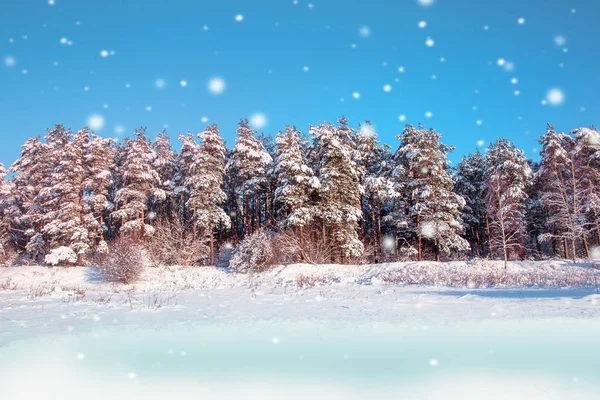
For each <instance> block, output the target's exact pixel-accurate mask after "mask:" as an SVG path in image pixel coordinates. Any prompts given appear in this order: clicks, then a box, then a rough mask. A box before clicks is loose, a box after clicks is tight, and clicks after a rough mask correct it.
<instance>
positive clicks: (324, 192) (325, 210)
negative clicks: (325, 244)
mask: <svg viewBox="0 0 600 400" xmlns="http://www.w3.org/2000/svg"><path fill="white" fill-rule="evenodd" d="M347 122H348V121H347V120H346V119H345V118H344V117H342V118H340V119H339V120H338V123H339V125H338V126H337V127H335V126H333V125H332V124H331V123H329V124H319V125H318V126H317V127H315V128H311V133H312V135H313V137H314V138H315V140H316V141H317V143H318V144H317V148H318V149H319V153H320V154H319V157H318V159H319V160H320V167H319V173H320V176H319V181H320V184H321V187H320V197H321V209H322V219H323V224H324V227H328V228H329V231H330V235H331V237H332V239H333V241H334V243H335V244H336V245H337V246H338V247H339V248H340V255H341V262H342V263H344V262H345V259H346V258H348V257H358V256H360V255H361V254H362V253H363V251H364V246H363V244H362V243H361V241H360V240H359V239H358V233H357V228H358V222H359V221H360V219H361V218H362V211H361V209H360V197H361V192H360V171H359V168H358V165H357V164H356V162H355V161H354V159H353V155H354V151H353V150H354V146H353V141H352V129H351V128H350V127H348V124H347Z"/></svg>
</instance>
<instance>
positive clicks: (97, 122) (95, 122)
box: [87, 114, 104, 131]
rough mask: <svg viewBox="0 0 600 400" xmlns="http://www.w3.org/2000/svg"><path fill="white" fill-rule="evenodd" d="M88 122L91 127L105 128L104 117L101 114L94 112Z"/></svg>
mask: <svg viewBox="0 0 600 400" xmlns="http://www.w3.org/2000/svg"><path fill="white" fill-rule="evenodd" d="M87 124H88V126H89V127H90V128H91V129H93V130H95V131H99V130H101V129H102V128H104V117H103V116H102V115H100V114H92V115H90V117H89V118H88V120H87Z"/></svg>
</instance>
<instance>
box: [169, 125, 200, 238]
mask: <svg viewBox="0 0 600 400" xmlns="http://www.w3.org/2000/svg"><path fill="white" fill-rule="evenodd" d="M179 141H181V143H182V144H181V151H180V152H179V157H178V162H177V163H178V164H179V173H178V175H180V182H179V185H178V186H177V187H176V190H175V194H176V196H177V198H178V203H179V204H180V218H182V219H187V218H188V217H189V215H193V213H194V209H193V208H192V209H191V210H188V207H187V205H188V199H189V198H190V195H191V193H192V192H193V191H194V190H195V189H194V187H195V180H196V176H197V173H196V172H197V170H198V152H199V151H200V145H199V144H198V143H197V142H196V139H195V138H194V135H193V134H192V133H191V132H188V133H187V134H186V135H183V134H180V135H179ZM188 214H189V215H188ZM193 229H194V239H196V235H197V232H196V225H194V226H193Z"/></svg>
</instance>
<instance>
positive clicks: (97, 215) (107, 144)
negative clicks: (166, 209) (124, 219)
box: [86, 134, 116, 254]
mask: <svg viewBox="0 0 600 400" xmlns="http://www.w3.org/2000/svg"><path fill="white" fill-rule="evenodd" d="M114 144H115V142H114V140H113V139H104V138H101V137H100V136H97V135H94V134H92V135H91V143H90V146H89V152H88V155H87V158H86V164H87V169H88V171H87V172H88V182H87V189H86V191H87V200H86V201H87V203H88V205H89V208H90V212H91V213H92V217H93V218H94V219H95V221H96V223H89V225H90V226H91V227H90V229H91V231H90V236H91V237H92V238H94V240H95V243H94V244H95V245H96V250H97V252H98V253H100V254H106V253H107V252H108V244H107V242H106V238H105V234H106V232H108V231H109V226H108V224H107V221H108V219H109V213H110V212H111V211H112V210H113V209H114V208H115V205H114V204H113V203H112V202H111V201H110V198H111V187H112V185H113V184H114V182H113V172H114V171H115V168H116V164H115V155H116V150H115V146H114Z"/></svg>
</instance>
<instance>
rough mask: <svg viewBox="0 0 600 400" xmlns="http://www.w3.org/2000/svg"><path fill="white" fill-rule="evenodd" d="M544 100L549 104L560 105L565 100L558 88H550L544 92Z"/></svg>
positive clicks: (563, 94)
mask: <svg viewBox="0 0 600 400" xmlns="http://www.w3.org/2000/svg"><path fill="white" fill-rule="evenodd" d="M546 101H547V102H548V104H550V105H551V106H560V105H561V104H563V103H564V101H565V93H564V92H563V91H562V90H561V89H558V88H552V89H550V90H548V92H547V93H546Z"/></svg>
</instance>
